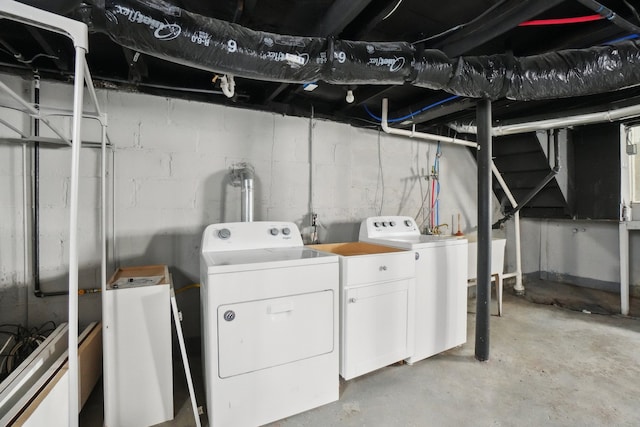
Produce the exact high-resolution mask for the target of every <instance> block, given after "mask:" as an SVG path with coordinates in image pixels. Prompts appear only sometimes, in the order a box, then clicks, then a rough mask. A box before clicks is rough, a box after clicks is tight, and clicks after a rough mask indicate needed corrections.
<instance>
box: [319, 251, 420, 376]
mask: <svg viewBox="0 0 640 427" xmlns="http://www.w3.org/2000/svg"><path fill="white" fill-rule="evenodd" d="M310 247H311V248H313V249H316V250H320V251H324V252H330V253H334V254H337V255H340V375H341V376H342V378H344V379H345V380H350V379H352V378H355V377H358V376H360V375H364V374H366V373H369V372H371V371H374V370H376V369H379V368H382V367H385V366H388V365H390V364H393V363H395V362H399V361H401V360H404V359H406V358H408V357H410V356H411V355H412V354H413V347H414V316H415V313H414V311H415V309H414V307H415V302H414V298H415V253H414V252H413V251H405V250H402V249H397V248H391V247H388V246H382V245H376V244H370V243H363V242H349V243H332V244H321V245H311V246H310Z"/></svg>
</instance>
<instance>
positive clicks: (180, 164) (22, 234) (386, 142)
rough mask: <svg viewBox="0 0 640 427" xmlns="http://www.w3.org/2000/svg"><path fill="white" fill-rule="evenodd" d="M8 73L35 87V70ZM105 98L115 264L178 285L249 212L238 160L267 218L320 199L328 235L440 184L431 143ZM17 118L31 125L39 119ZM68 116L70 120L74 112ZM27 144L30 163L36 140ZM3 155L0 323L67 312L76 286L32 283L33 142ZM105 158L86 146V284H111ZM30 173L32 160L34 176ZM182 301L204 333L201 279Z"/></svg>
mask: <svg viewBox="0 0 640 427" xmlns="http://www.w3.org/2000/svg"><path fill="white" fill-rule="evenodd" d="M0 78H2V79H3V81H9V82H10V83H11V85H13V86H15V87H19V88H22V89H21V90H22V91H23V92H25V93H27V94H28V92H29V86H30V83H29V82H28V81H23V80H21V79H20V78H18V77H15V76H7V75H0ZM71 94H72V88H71V87H70V86H68V85H64V84H58V83H49V82H43V85H42V92H41V100H42V104H44V105H47V106H52V107H63V108H70V106H71ZM98 96H99V100H100V103H101V107H102V109H103V110H104V111H105V112H106V113H107V115H108V121H109V126H108V135H109V139H110V141H111V142H112V143H113V146H114V148H113V152H110V153H109V155H108V170H109V176H108V185H109V196H110V198H113V200H114V202H113V207H111V206H110V207H109V218H108V228H109V230H108V231H109V236H110V237H109V258H110V260H111V261H113V262H112V263H111V264H110V266H109V267H110V271H109V275H110V274H111V272H112V271H113V269H115V268H116V267H118V266H130V265H141V264H167V265H169V267H170V269H171V271H172V273H173V277H174V283H175V285H176V288H180V287H183V286H185V285H188V284H191V283H197V282H199V277H198V275H199V254H200V239H201V234H202V231H203V230H204V228H205V227H206V226H207V225H208V224H211V223H216V222H231V221H239V220H240V191H239V189H238V188H235V187H232V186H231V185H230V184H229V178H228V176H229V169H230V167H231V166H232V165H234V164H236V163H238V162H248V163H250V164H251V165H253V166H254V168H255V173H256V179H255V188H256V190H255V220H269V219H273V220H289V221H294V222H296V223H297V224H298V225H299V227H300V228H301V230H305V227H307V226H308V219H309V214H310V212H311V210H313V211H314V212H315V213H317V214H318V219H319V221H320V224H321V227H320V239H321V241H323V242H338V241H352V240H357V236H358V229H359V224H360V221H361V220H362V219H363V218H365V217H368V216H372V215H378V214H388V215H409V216H416V215H417V214H418V213H419V210H420V206H421V202H422V199H423V198H424V196H425V195H426V191H427V188H428V187H429V182H428V181H427V180H426V179H425V178H424V177H423V175H424V174H428V172H429V171H430V169H431V165H432V164H433V160H434V155H435V150H436V145H435V144H433V143H427V142H423V141H415V140H409V139H405V138H399V137H395V136H389V135H386V134H381V133H379V132H377V131H375V130H366V129H357V128H353V127H350V126H347V125H344V124H339V123H333V122H328V121H323V120H313V121H311V120H310V119H308V118H296V117H285V116H280V115H276V114H271V113H264V112H257V111H250V110H242V109H237V108H229V107H222V106H217V105H210V104H204V103H198V102H188V101H183V100H176V99H169V98H163V97H154V96H148V95H141V94H134V93H125V92H117V91H105V90H99V91H98ZM85 104H87V105H88V104H89V103H88V101H87V102H85ZM0 114H2V115H3V116H2V117H6V116H4V114H7V113H6V112H5V111H0ZM9 114H14V113H12V112H11V113H9ZM12 120H14V121H15V122H17V123H19V124H20V125H21V126H23V128H24V129H28V120H25V119H24V118H22V119H21V118H19V117H18V118H16V117H12ZM20 120H22V122H20ZM12 123H13V121H12ZM60 126H61V127H63V128H65V129H70V126H69V125H65V123H64V120H61V121H60ZM83 134H84V136H85V138H86V139H89V140H92V141H98V140H99V139H100V129H99V126H96V125H95V123H94V124H91V125H87V126H86V130H85V132H83ZM25 151H26V154H27V162H28V164H30V162H31V161H32V159H31V155H32V148H31V147H27V148H26V149H25ZM442 153H443V154H442V158H441V160H440V171H441V176H440V183H441V193H440V219H441V220H440V222H442V223H448V224H449V229H448V232H451V231H452V230H453V232H455V231H456V230H454V229H453V228H454V227H455V226H457V224H456V225H453V224H452V223H451V220H452V218H453V217H454V216H455V217H457V214H458V213H461V215H462V223H463V224H462V225H463V227H462V228H463V231H465V232H468V231H471V230H473V229H474V228H475V227H476V163H475V160H474V158H473V157H472V154H471V153H470V152H469V150H468V149H466V148H465V147H461V146H452V145H443V147H442ZM0 159H2V160H0V162H1V163H0V174H1V175H2V187H3V191H2V192H1V193H0V199H1V200H2V203H0V206H1V208H0V209H2V211H1V212H2V214H3V221H1V222H0V223H1V225H0V236H1V239H0V242H2V243H0V245H1V246H0V250H2V254H3V256H2V258H1V260H0V304H2V306H3V310H2V314H1V315H0V317H2V319H0V321H2V322H5V321H11V322H21V323H26V324H29V325H36V324H38V323H40V322H42V321H45V320H49V319H52V320H56V321H62V320H64V319H65V318H66V314H67V307H66V297H50V298H44V299H41V298H35V297H34V296H33V294H32V287H33V283H32V279H31V271H30V269H31V267H30V263H31V259H30V256H31V255H30V252H29V251H30V239H31V232H32V230H31V226H30V225H28V226H27V229H26V230H24V229H23V227H22V224H23V215H25V214H26V216H27V219H28V220H29V221H30V218H31V212H30V211H31V202H30V201H28V207H27V211H26V212H24V209H23V202H22V179H23V178H22V173H23V169H22V147H21V146H20V145H9V144H0ZM69 159H70V150H69V149H67V148H60V149H43V150H41V165H42V167H41V172H40V176H41V178H40V181H41V199H40V205H41V209H40V210H41V213H40V216H41V226H40V238H41V250H40V253H41V261H42V264H41V267H40V271H41V276H42V284H43V288H46V289H45V290H47V291H54V290H65V289H66V286H67V284H66V283H67V276H66V271H67V262H68V231H69V224H68V213H69V170H70V162H69ZM100 161H101V159H100V152H99V150H95V149H90V148H83V150H82V171H81V183H80V236H81V242H80V287H99V286H100V250H99V246H98V240H99V207H100V199H99V186H100V172H99V171H100V169H99V167H100ZM31 173H32V171H31V168H30V167H29V166H28V167H27V175H28V176H29V175H30V174H31ZM5 190H6V191H5ZM496 208H497V207H496ZM29 221H28V222H29ZM114 232H115V238H113V234H114ZM25 245H26V249H27V254H28V256H29V259H27V260H26V264H25V257H24V256H23V255H24V248H25ZM25 265H26V268H27V272H26V274H25ZM178 300H179V301H178V303H179V304H180V305H181V309H182V310H183V311H184V313H185V325H184V326H185V329H186V333H187V334H188V335H195V334H197V333H198V329H199V326H198V325H199V314H198V310H199V303H198V292H197V290H190V291H186V292H184V293H181V294H179V296H178ZM4 307H10V309H9V310H5V309H4ZM99 317H100V295H88V296H83V297H81V298H80V318H81V322H88V321H90V320H94V319H96V318H99Z"/></svg>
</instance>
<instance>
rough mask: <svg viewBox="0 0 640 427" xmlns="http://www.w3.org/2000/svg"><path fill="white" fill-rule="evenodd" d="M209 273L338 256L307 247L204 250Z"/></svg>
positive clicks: (321, 260) (321, 261)
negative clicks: (222, 250)
mask: <svg viewBox="0 0 640 427" xmlns="http://www.w3.org/2000/svg"><path fill="white" fill-rule="evenodd" d="M202 262H204V263H205V264H206V266H207V271H208V272H209V273H226V272H232V271H243V270H257V269H266V268H282V267H289V266H298V265H309V264H325V263H332V262H336V263H337V262H338V256H337V255H334V254H330V253H325V252H320V251H316V250H314V249H309V248H305V247H295V248H264V249H247V250H242V251H224V252H221V251H213V252H203V253H202Z"/></svg>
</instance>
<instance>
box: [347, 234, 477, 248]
mask: <svg viewBox="0 0 640 427" xmlns="http://www.w3.org/2000/svg"><path fill="white" fill-rule="evenodd" d="M360 240H361V241H363V242H369V243H377V244H379V245H387V246H393V247H394V248H400V249H420V248H431V247H435V246H447V245H466V244H467V240H466V239H464V238H461V237H456V236H440V235H434V234H431V235H425V234H418V235H413V236H387V237H385V238H377V239H376V238H369V237H366V236H365V237H363V236H360Z"/></svg>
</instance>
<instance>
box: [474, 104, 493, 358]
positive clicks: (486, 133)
mask: <svg viewBox="0 0 640 427" xmlns="http://www.w3.org/2000/svg"><path fill="white" fill-rule="evenodd" d="M476 120H477V122H478V148H479V150H478V264H477V266H478V271H477V282H476V283H477V285H476V286H477V288H476V292H477V294H476V349H475V350H476V359H477V360H479V361H481V362H484V361H486V360H489V317H490V315H491V307H490V303H491V298H490V297H491V193H492V192H491V101H489V100H488V99H483V100H480V101H478V105H477V109H476Z"/></svg>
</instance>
